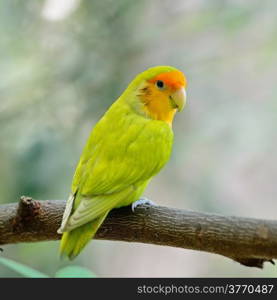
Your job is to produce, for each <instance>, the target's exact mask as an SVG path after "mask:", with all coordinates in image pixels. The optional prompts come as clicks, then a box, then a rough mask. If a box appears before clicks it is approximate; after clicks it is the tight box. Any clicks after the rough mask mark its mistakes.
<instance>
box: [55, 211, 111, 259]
mask: <svg viewBox="0 0 277 300" xmlns="http://www.w3.org/2000/svg"><path fill="white" fill-rule="evenodd" d="M108 213H109V211H108V212H106V213H104V214H103V215H102V216H100V217H99V218H97V219H95V220H93V221H91V222H89V223H87V224H84V225H82V226H80V227H77V228H75V229H73V230H72V231H69V232H64V233H63V236H62V239H61V244H60V254H61V257H64V256H67V257H68V258H69V259H70V260H72V259H74V258H75V257H76V256H77V255H78V254H79V253H80V252H81V251H82V250H83V249H84V247H85V246H86V244H87V243H88V242H89V241H90V240H91V239H92V238H93V237H94V235H95V233H96V232H97V230H98V228H99V227H100V226H101V224H102V223H103V221H104V220H105V218H106V216H107V215H108Z"/></svg>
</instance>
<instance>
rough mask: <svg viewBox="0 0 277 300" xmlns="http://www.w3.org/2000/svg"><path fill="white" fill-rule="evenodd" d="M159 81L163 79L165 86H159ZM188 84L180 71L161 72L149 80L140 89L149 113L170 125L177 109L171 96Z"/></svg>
mask: <svg viewBox="0 0 277 300" xmlns="http://www.w3.org/2000/svg"><path fill="white" fill-rule="evenodd" d="M157 81H162V82H163V84H164V87H163V88H158V87H157ZM186 86H187V81H186V77H185V76H184V74H183V73H182V72H180V71H177V70H176V71H170V72H165V73H160V74H158V75H157V76H155V77H154V78H151V79H149V80H148V81H147V83H146V85H145V86H144V87H143V88H142V89H141V90H140V93H141V94H140V95H139V96H140V98H141V101H142V102H143V104H144V109H145V112H146V114H147V115H149V116H150V117H151V118H153V119H155V120H161V121H165V122H167V123H168V124H169V125H170V126H171V125H172V120H173V118H174V115H175V113H176V111H177V108H176V106H174V103H172V101H171V98H170V96H171V95H172V94H173V93H174V92H176V91H177V90H179V89H182V88H185V87H186Z"/></svg>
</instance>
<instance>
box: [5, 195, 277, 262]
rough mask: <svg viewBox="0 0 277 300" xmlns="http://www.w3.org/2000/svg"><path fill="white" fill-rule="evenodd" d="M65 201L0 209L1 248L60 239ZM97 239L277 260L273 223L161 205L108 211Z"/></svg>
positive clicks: (276, 225) (244, 259)
mask: <svg viewBox="0 0 277 300" xmlns="http://www.w3.org/2000/svg"><path fill="white" fill-rule="evenodd" d="M64 208H65V201H59V200H50V201H46V200H45V201H38V200H33V199H32V198H28V197H24V196H23V197H21V199H20V202H19V203H18V204H17V203H12V204H4V205H0V245H4V244H13V243H20V242H38V241H46V240H58V239H60V237H61V235H59V234H57V229H58V227H59V225H60V223H61V219H62V214H63V210H64ZM95 238H96V239H105V240H118V241H126V242H139V243H148V244H155V245H165V246H172V247H180V248H186V249H193V250H201V251H206V252H210V253H216V254H220V255H223V256H226V257H229V258H231V259H233V260H235V261H237V262H239V263H241V264H243V265H245V266H250V267H258V268H262V267H263V264H264V262H266V261H269V262H271V263H274V262H273V259H275V258H277V221H273V220H260V219H254V218H240V217H229V216H221V215H215V214H208V213H200V212H193V211H186V210H180V209H174V208H168V207H162V206H151V207H149V206H146V205H143V206H139V207H137V208H136V210H135V212H134V213H133V212H132V211H131V209H130V207H124V208H120V209H115V210H113V211H111V213H110V214H109V216H108V217H107V219H106V220H105V222H104V223H103V225H102V226H101V228H100V229H99V230H98V232H97V234H96V236H95Z"/></svg>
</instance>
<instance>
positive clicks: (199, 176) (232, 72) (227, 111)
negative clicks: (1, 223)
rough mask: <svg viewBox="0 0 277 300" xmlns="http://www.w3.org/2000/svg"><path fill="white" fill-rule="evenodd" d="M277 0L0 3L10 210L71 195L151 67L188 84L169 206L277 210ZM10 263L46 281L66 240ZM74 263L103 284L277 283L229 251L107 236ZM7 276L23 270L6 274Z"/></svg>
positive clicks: (164, 178)
mask: <svg viewBox="0 0 277 300" xmlns="http://www.w3.org/2000/svg"><path fill="white" fill-rule="evenodd" d="M276 12H277V2H276V1H274V0H270V1H267V0H265V1H258V0H256V1H255V0H251V1H250V0H249V1H242V0H241V1H239V0H234V1H221V0H210V1H204V0H186V1H182V0H175V1H170V0H167V1H162V0H151V1H147V0H140V1H129V0H118V1H111V0H110V1H108V0H104V1H81V0H70V1H69V0H59V1H55V0H44V1H35V0H29V1H19V0H18V1H15V0H3V1H0V51H1V55H0V66H1V72H0V178H1V181H0V191H1V193H0V203H8V202H15V201H18V198H19V196H20V195H30V196H32V197H34V198H37V199H65V198H67V196H68V193H69V190H70V183H71V179H72V176H73V172H74V169H75V166H76V163H77V162H78V159H79V156H80V153H81V151H82V148H83V146H84V143H85V141H86V139H87V137H88V134H89V132H90V130H91V128H92V126H93V125H94V124H95V123H96V122H97V120H99V118H100V117H101V115H102V114H103V113H104V112H105V111H106V109H107V108H108V107H109V105H110V104H111V103H112V102H113V101H114V100H115V99H116V98H117V97H118V96H119V95H120V94H121V93H122V91H123V90H124V88H125V87H126V85H127V84H128V82H129V81H130V80H131V79H132V78H133V77H134V76H135V75H136V74H137V73H139V72H141V71H143V70H144V69H146V68H148V67H150V66H155V65H160V64H162V65H167V64H169V65H173V66H175V67H178V68H180V69H181V70H183V71H184V72H185V74H186V76H187V78H188V82H189V86H188V105H187V108H186V109H185V111H184V112H183V113H181V114H178V115H177V117H176V119H175V123H174V130H175V136H176V138H175V144H174V151H173V155H172V158H171V160H170V162H169V163H168V165H167V166H166V168H165V169H164V170H163V171H162V173H161V174H160V175H158V176H157V177H156V178H155V179H154V180H153V182H152V184H150V186H149V188H148V189H147V191H146V196H147V197H148V198H150V199H152V200H153V201H155V202H157V203H158V204H161V205H168V206H172V207H179V208H187V209H193V210H200V211H207V212H215V213H220V214H228V215H240V216H248V217H260V218H276V211H277V201H276V194H277V185H276V178H277V167H276V164H277V156H276V152H277V131H276V120H277V119H276V112H277V101H276V97H277V84H276V78H277V18H276ZM3 248H4V252H3V253H1V254H0V255H1V256H2V255H3V256H4V257H8V258H11V259H14V260H16V261H18V262H21V263H24V264H26V265H28V266H31V267H33V268H35V269H37V270H39V271H41V272H44V273H46V274H49V275H51V274H54V273H55V272H56V271H57V270H58V269H59V268H61V267H64V266H67V265H70V263H66V262H61V261H60V260H59V258H58V242H43V243H32V244H18V245H8V246H4V247H3ZM74 264H75V265H76V264H77V265H79V266H85V267H87V268H88V269H90V270H92V271H93V272H95V273H96V274H97V275H98V276H112V277H113V276H115V277H119V276H132V277H134V276H139V277H141V276H150V277H151V276H162V277H166V276H169V277H170V276H175V277H180V276H182V277H183V276H184V277H197V276H229V277H230V276H275V275H276V274H277V273H276V267H274V266H271V265H270V264H266V266H265V269H264V270H258V269H251V268H246V267H243V266H241V265H239V264H237V263H235V262H232V261H231V260H228V259H225V258H223V257H220V256H218V255H212V254H206V253H201V252H196V251H190V250H183V249H175V248H169V247H161V246H153V245H144V244H135V243H133V244H128V243H123V242H109V241H94V242H92V243H90V245H89V246H88V247H87V248H86V250H85V251H84V252H83V253H82V254H81V255H80V256H79V257H78V259H77V260H76V261H74ZM0 276H2V277H3V276H6V277H8V276H18V275H17V274H16V273H14V272H12V271H10V270H8V269H7V268H5V267H4V266H0Z"/></svg>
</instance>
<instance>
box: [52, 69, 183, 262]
mask: <svg viewBox="0 0 277 300" xmlns="http://www.w3.org/2000/svg"><path fill="white" fill-rule="evenodd" d="M186 85H187V81H186V78H185V76H184V74H183V73H182V72H181V71H179V70H177V69H176V68H173V67H170V66H157V67H153V68H150V69H148V70H146V71H144V72H142V73H140V74H139V75H137V76H136V77H135V79H134V80H133V81H132V82H131V83H130V84H129V86H128V87H127V89H126V90H125V91H124V92H123V94H122V95H121V96H120V97H119V98H118V99H117V100H116V101H115V102H114V103H113V104H112V105H111V107H110V108H109V109H108V111H107V112H106V113H105V114H104V116H103V117H102V118H101V119H100V121H99V122H98V123H97V124H96V125H95V127H94V128H93V130H92V132H91V134H90V136H89V139H88V141H87V144H86V146H85V148H84V150H83V153H82V155H81V158H80V161H79V163H78V166H77V169H76V171H75V174H74V177H73V182H72V187H71V194H70V196H69V199H68V201H67V204H66V208H65V212H64V215H63V220H62V224H61V227H60V228H59V230H58V233H61V234H63V235H62V240H61V244H60V252H61V255H62V256H67V257H68V258H69V259H73V258H75V257H76V256H77V255H78V254H79V253H80V252H81V250H82V249H83V248H84V247H85V245H86V244H87V243H88V242H89V241H90V240H91V238H92V237H93V236H94V235H95V233H96V231H97V230H98V228H99V227H100V226H101V224H102V222H103V221H104V220H105V218H106V217H107V215H108V213H109V212H110V210H112V209H113V208H118V207H122V206H127V205H131V204H132V209H134V208H135V207H136V206H137V205H138V204H141V203H145V201H140V200H139V198H140V197H141V195H142V193H143V192H144V190H145V188H146V186H147V185H148V183H149V181H150V180H151V179H152V178H153V176H155V175H156V174H157V173H158V172H159V171H160V170H161V168H162V167H163V166H164V165H165V164H166V162H167V161H168V159H169V157H170V153H171V148H172V142H173V131H172V121H173V118H174V115H175V113H176V112H177V111H181V110H182V109H183V107H184V105H185V102H186V90H185V88H186Z"/></svg>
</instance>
